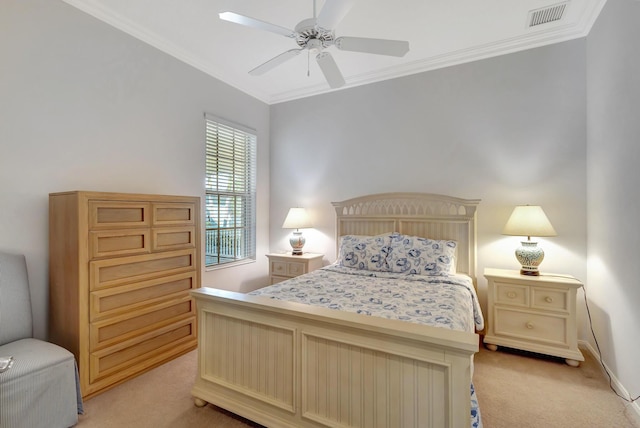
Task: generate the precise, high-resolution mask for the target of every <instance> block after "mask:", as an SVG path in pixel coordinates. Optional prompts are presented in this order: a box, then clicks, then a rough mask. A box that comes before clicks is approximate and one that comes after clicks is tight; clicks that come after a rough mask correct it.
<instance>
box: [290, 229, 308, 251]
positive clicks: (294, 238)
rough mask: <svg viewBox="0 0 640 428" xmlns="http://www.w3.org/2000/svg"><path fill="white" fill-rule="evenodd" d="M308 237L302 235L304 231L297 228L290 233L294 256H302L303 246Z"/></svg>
mask: <svg viewBox="0 0 640 428" xmlns="http://www.w3.org/2000/svg"><path fill="white" fill-rule="evenodd" d="M305 242H306V239H305V238H304V236H302V232H300V231H299V230H296V231H295V232H292V233H291V235H289V244H291V255H293V256H301V255H302V247H304V244H305Z"/></svg>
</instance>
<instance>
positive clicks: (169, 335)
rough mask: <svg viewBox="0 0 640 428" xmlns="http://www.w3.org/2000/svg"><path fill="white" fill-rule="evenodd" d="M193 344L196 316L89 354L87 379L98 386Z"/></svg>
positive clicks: (179, 352)
mask: <svg viewBox="0 0 640 428" xmlns="http://www.w3.org/2000/svg"><path fill="white" fill-rule="evenodd" d="M195 346H196V326H195V317H192V318H188V319H183V320H180V321H178V322H175V323H172V324H169V325H165V326H163V327H161V328H159V329H157V330H154V331H150V332H148V333H146V334H145V335H142V336H139V337H136V338H135V339H134V340H129V341H127V342H122V343H118V344H116V345H114V346H111V347H109V348H105V349H102V350H99V351H95V352H91V353H90V362H89V368H90V369H89V378H90V382H91V383H94V382H95V383H96V385H92V387H94V388H101V387H103V385H102V384H101V382H102V383H104V384H105V385H109V384H113V383H115V382H117V381H119V380H122V379H126V378H128V377H130V376H131V375H132V374H133V373H138V372H142V371H144V370H146V369H147V368H150V367H153V366H155V365H157V364H159V363H161V362H163V361H165V360H168V359H170V358H172V357H173V356H176V355H180V354H181V353H184V352H186V351H188V350H190V349H193V348H194V347H195Z"/></svg>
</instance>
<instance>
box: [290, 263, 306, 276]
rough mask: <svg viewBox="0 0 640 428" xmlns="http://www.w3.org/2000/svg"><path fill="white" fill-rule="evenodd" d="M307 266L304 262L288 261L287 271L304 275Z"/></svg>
mask: <svg viewBox="0 0 640 428" xmlns="http://www.w3.org/2000/svg"><path fill="white" fill-rule="evenodd" d="M305 267H306V265H305V264H304V263H287V273H288V274H289V275H291V276H298V275H302V274H303V273H306V272H305Z"/></svg>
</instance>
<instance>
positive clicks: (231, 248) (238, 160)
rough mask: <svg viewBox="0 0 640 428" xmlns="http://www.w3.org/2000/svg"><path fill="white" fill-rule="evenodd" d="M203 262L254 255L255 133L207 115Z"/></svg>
mask: <svg viewBox="0 0 640 428" xmlns="http://www.w3.org/2000/svg"><path fill="white" fill-rule="evenodd" d="M205 122H206V157H207V160H206V183H205V186H206V196H205V197H206V201H205V210H206V213H205V222H206V231H205V264H206V266H220V265H223V264H227V263H233V262H238V261H242V260H255V259H256V239H255V236H256V136H255V135H254V134H253V133H251V131H250V130H249V129H242V127H239V126H238V125H234V124H230V123H225V122H224V121H222V120H220V119H218V118H215V117H212V116H209V115H206V116H205Z"/></svg>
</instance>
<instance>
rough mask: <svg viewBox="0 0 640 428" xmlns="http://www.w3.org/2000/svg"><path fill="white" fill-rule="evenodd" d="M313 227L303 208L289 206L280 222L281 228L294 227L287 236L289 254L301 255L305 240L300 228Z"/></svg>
mask: <svg viewBox="0 0 640 428" xmlns="http://www.w3.org/2000/svg"><path fill="white" fill-rule="evenodd" d="M308 227H313V226H312V225H311V220H309V216H308V215H307V211H306V210H305V209H304V208H291V209H290V210H289V213H288V214H287V218H285V219H284V223H283V224H282V228H283V229H295V230H294V231H293V232H292V233H291V235H290V236H289V244H291V248H292V251H291V254H292V255H294V256H301V255H302V247H304V244H305V242H306V240H305V238H304V236H303V235H302V232H301V231H300V229H304V228H308Z"/></svg>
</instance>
